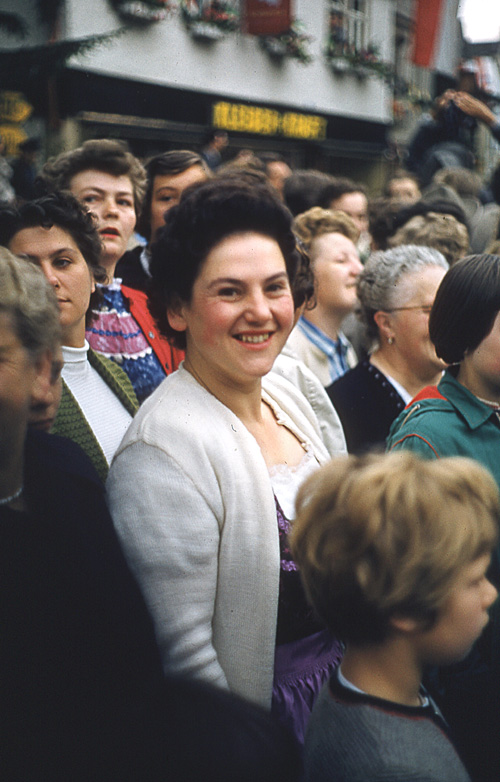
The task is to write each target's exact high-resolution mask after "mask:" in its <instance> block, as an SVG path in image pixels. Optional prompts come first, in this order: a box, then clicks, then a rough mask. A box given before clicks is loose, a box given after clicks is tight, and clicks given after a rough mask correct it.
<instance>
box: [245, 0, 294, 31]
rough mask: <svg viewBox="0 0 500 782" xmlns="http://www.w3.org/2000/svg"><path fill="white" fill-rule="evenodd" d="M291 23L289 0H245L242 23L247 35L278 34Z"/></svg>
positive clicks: (285, 29) (288, 27) (287, 28)
mask: <svg viewBox="0 0 500 782" xmlns="http://www.w3.org/2000/svg"><path fill="white" fill-rule="evenodd" d="M291 23H292V11H291V0H245V11H244V25H245V32H246V33H248V34H249V35H280V34H281V33H284V32H286V31H287V30H289V29H290V25H291Z"/></svg>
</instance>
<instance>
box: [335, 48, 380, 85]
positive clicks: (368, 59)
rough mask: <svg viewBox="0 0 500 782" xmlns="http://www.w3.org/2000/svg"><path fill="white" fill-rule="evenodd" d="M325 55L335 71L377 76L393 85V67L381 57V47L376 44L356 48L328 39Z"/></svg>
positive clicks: (358, 75) (364, 77) (359, 75)
mask: <svg viewBox="0 0 500 782" xmlns="http://www.w3.org/2000/svg"><path fill="white" fill-rule="evenodd" d="M325 56H326V59H327V61H328V62H329V64H330V66H331V68H332V70H333V71H335V73H348V72H351V73H354V74H355V75H356V76H357V77H358V78H359V79H366V78H367V77H368V76H376V77H378V78H379V79H383V81H385V82H387V84H389V85H392V82H393V79H394V72H393V68H392V66H391V65H390V63H387V62H384V61H383V60H381V59H380V54H379V49H378V47H377V46H375V45H374V44H369V45H368V46H367V47H366V48H363V49H356V48H355V47H354V46H352V45H349V44H347V43H346V42H339V41H337V40H332V38H330V40H329V41H328V44H327V48H326V51H325Z"/></svg>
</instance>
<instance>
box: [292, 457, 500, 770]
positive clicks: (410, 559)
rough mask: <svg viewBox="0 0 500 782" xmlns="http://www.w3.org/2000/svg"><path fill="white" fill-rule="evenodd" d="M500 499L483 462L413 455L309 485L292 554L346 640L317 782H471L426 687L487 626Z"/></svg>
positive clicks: (318, 735)
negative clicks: (434, 669)
mask: <svg viewBox="0 0 500 782" xmlns="http://www.w3.org/2000/svg"><path fill="white" fill-rule="evenodd" d="M498 514H499V500H498V489H497V486H496V483H495V481H494V480H493V478H492V477H491V476H490V474H489V473H488V472H487V471H486V470H485V469H484V468H483V467H481V466H480V465H479V464H478V463H476V462H473V461H472V460H469V459H465V458H461V457H452V458H445V459H441V460H439V461H435V462H430V461H423V460H421V459H419V458H418V457H416V456H414V455H413V454H410V453H406V452H398V453H392V454H388V455H385V456H381V455H377V456H375V455H371V456H365V457H361V458H359V457H354V456H351V457H349V458H348V459H335V460H333V461H332V462H330V463H329V464H328V465H326V466H324V467H323V468H322V469H320V470H319V471H318V472H316V473H315V474H314V475H313V476H311V478H310V479H309V480H307V481H306V483H305V484H304V485H303V487H302V488H301V491H300V493H299V496H298V499H297V519H296V522H295V526H294V531H293V535H292V550H293V556H294V560H295V562H296V563H297V564H298V566H299V568H300V570H301V574H302V578H303V581H304V585H305V588H306V592H307V594H308V597H309V599H310V601H311V603H312V605H313V606H314V608H315V609H316V612H317V613H318V614H319V616H320V617H321V618H322V619H323V621H324V622H325V623H326V625H327V626H328V627H329V629H330V630H331V631H332V632H333V633H334V634H335V635H336V636H337V637H338V638H341V639H343V640H344V641H345V643H346V650H345V655H344V658H343V661H342V663H341V665H340V667H339V668H338V669H337V671H336V672H335V674H334V675H333V676H332V678H331V680H330V682H329V683H328V684H327V685H326V686H325V688H324V689H323V691H322V693H321V695H320V697H319V699H318V701H317V704H316V706H315V708H314V710H313V714H312V717H311V720H310V723H309V728H308V733H307V737H306V747H305V763H306V779H307V780H322V782H329V780H331V782H343V781H344V780H345V781H346V782H347V780H349V782H361V781H362V780H370V782H375V781H377V782H382V780H397V781H398V782H404V780H410V779H411V780H418V782H438V781H439V782H462V781H464V782H465V780H469V776H468V774H467V771H466V770H465V767H464V766H463V764H462V762H461V760H460V759H459V757H458V754H457V752H456V750H455V748H454V746H453V744H452V743H451V740H450V738H449V734H448V727H447V724H446V722H445V721H444V719H443V717H442V715H441V713H440V712H439V710H438V708H437V706H436V705H435V703H434V701H433V700H432V698H431V697H430V696H429V695H428V693H427V692H426V691H425V690H424V688H423V687H422V684H421V682H422V676H423V672H424V668H425V667H426V666H427V665H443V664H448V663H452V662H455V661H458V660H461V659H463V658H464V657H465V656H466V655H467V653H468V652H469V650H470V649H471V647H472V645H473V644H474V642H475V641H476V639H477V638H478V637H479V636H480V634H481V633H482V630H483V628H484V627H485V625H486V623H487V621H488V608H489V607H490V606H491V605H492V603H493V602H494V600H495V598H496V595H497V593H496V590H495V588H494V587H493V585H492V584H491V583H490V582H489V581H488V580H487V578H486V571H487V568H488V565H489V562H490V555H491V551H492V549H493V547H494V545H495V542H496V538H497V519H498Z"/></svg>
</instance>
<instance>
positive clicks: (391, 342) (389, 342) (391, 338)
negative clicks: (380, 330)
mask: <svg viewBox="0 0 500 782" xmlns="http://www.w3.org/2000/svg"><path fill="white" fill-rule="evenodd" d="M393 343H394V337H387V344H388V345H392V344H393Z"/></svg>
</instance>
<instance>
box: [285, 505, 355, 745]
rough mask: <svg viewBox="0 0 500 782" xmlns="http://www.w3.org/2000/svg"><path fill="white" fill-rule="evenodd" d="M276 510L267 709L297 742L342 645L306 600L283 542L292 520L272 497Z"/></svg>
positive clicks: (286, 546) (289, 552) (338, 657)
mask: <svg viewBox="0 0 500 782" xmlns="http://www.w3.org/2000/svg"><path fill="white" fill-rule="evenodd" d="M275 499H276V498H275ZM276 511H277V517H278V530H279V540H280V586H279V600H278V623H277V629H276V652H275V659H274V683H273V695H272V704H271V712H272V714H273V715H274V716H275V717H276V718H277V719H278V720H279V722H281V724H283V725H285V727H287V728H288V729H289V730H290V731H291V732H292V733H293V734H294V736H295V737H296V739H297V740H298V742H299V743H300V744H301V745H302V744H303V743H304V736H305V731H306V727H307V722H308V720H309V717H310V714H311V711H312V707H313V706H314V702H315V700H316V698H317V696H318V695H319V692H320V690H321V688H322V686H323V684H324V683H325V682H326V681H327V680H328V679H329V677H330V674H331V673H332V671H333V670H334V669H335V668H336V667H337V665H338V664H339V662H340V660H341V659H342V654H343V646H342V644H341V642H340V641H338V640H337V639H336V638H334V637H333V636H332V635H331V633H330V632H329V631H328V630H326V629H325V627H324V625H323V624H322V623H321V622H320V621H319V619H317V618H316V616H315V615H314V612H313V609H312V608H311V607H310V606H309V604H308V603H307V600H306V596H305V593H304V589H303V587H302V582H301V580H300V575H299V572H298V568H297V565H296V564H295V562H294V561H293V559H292V554H291V551H290V547H289V545H288V534H289V532H290V529H291V523H290V521H289V520H288V519H287V518H286V516H285V515H284V513H283V510H282V509H281V506H280V504H279V502H278V500H277V499H276Z"/></svg>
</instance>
